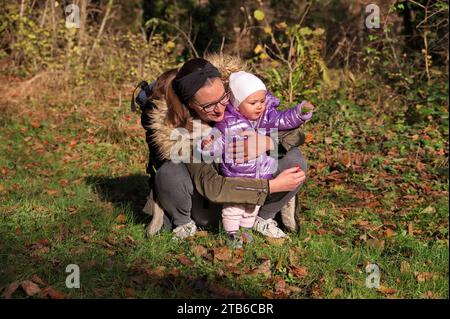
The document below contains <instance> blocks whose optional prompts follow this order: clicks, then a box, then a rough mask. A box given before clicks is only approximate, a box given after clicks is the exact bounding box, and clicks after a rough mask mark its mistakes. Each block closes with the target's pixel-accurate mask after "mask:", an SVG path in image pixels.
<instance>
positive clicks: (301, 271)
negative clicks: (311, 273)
mask: <svg viewBox="0 0 450 319" xmlns="http://www.w3.org/2000/svg"><path fill="white" fill-rule="evenodd" d="M289 272H290V273H292V274H293V275H294V276H295V277H298V278H304V277H306V276H307V275H308V269H307V268H306V267H296V266H292V267H290V268H289Z"/></svg>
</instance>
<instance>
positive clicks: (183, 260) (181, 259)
mask: <svg viewBox="0 0 450 319" xmlns="http://www.w3.org/2000/svg"><path fill="white" fill-rule="evenodd" d="M176 259H177V260H178V261H179V262H180V263H181V264H182V265H185V266H193V265H194V262H193V261H192V260H191V259H189V258H188V257H186V256H185V255H179V256H177V257H176Z"/></svg>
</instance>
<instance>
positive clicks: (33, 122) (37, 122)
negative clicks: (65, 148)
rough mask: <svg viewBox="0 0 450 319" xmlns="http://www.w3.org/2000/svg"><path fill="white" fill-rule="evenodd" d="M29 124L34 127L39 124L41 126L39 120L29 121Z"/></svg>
mask: <svg viewBox="0 0 450 319" xmlns="http://www.w3.org/2000/svg"><path fill="white" fill-rule="evenodd" d="M31 126H32V127H34V128H38V127H39V126H41V122H39V120H34V121H31Z"/></svg>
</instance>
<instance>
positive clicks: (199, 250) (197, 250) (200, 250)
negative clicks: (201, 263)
mask: <svg viewBox="0 0 450 319" xmlns="http://www.w3.org/2000/svg"><path fill="white" fill-rule="evenodd" d="M192 252H193V253H194V255H196V256H200V257H203V256H205V255H206V254H207V253H208V250H207V249H206V248H205V247H203V246H202V245H196V246H194V247H192Z"/></svg>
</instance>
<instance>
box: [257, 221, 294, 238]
mask: <svg viewBox="0 0 450 319" xmlns="http://www.w3.org/2000/svg"><path fill="white" fill-rule="evenodd" d="M253 229H254V230H256V231H257V232H259V233H261V234H262V235H264V236H267V237H272V238H287V237H288V236H287V235H286V234H285V233H284V232H283V231H282V230H281V229H280V228H278V224H277V222H276V221H274V220H273V219H271V218H269V219H264V218H261V217H259V216H256V219H255V224H254V225H253Z"/></svg>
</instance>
